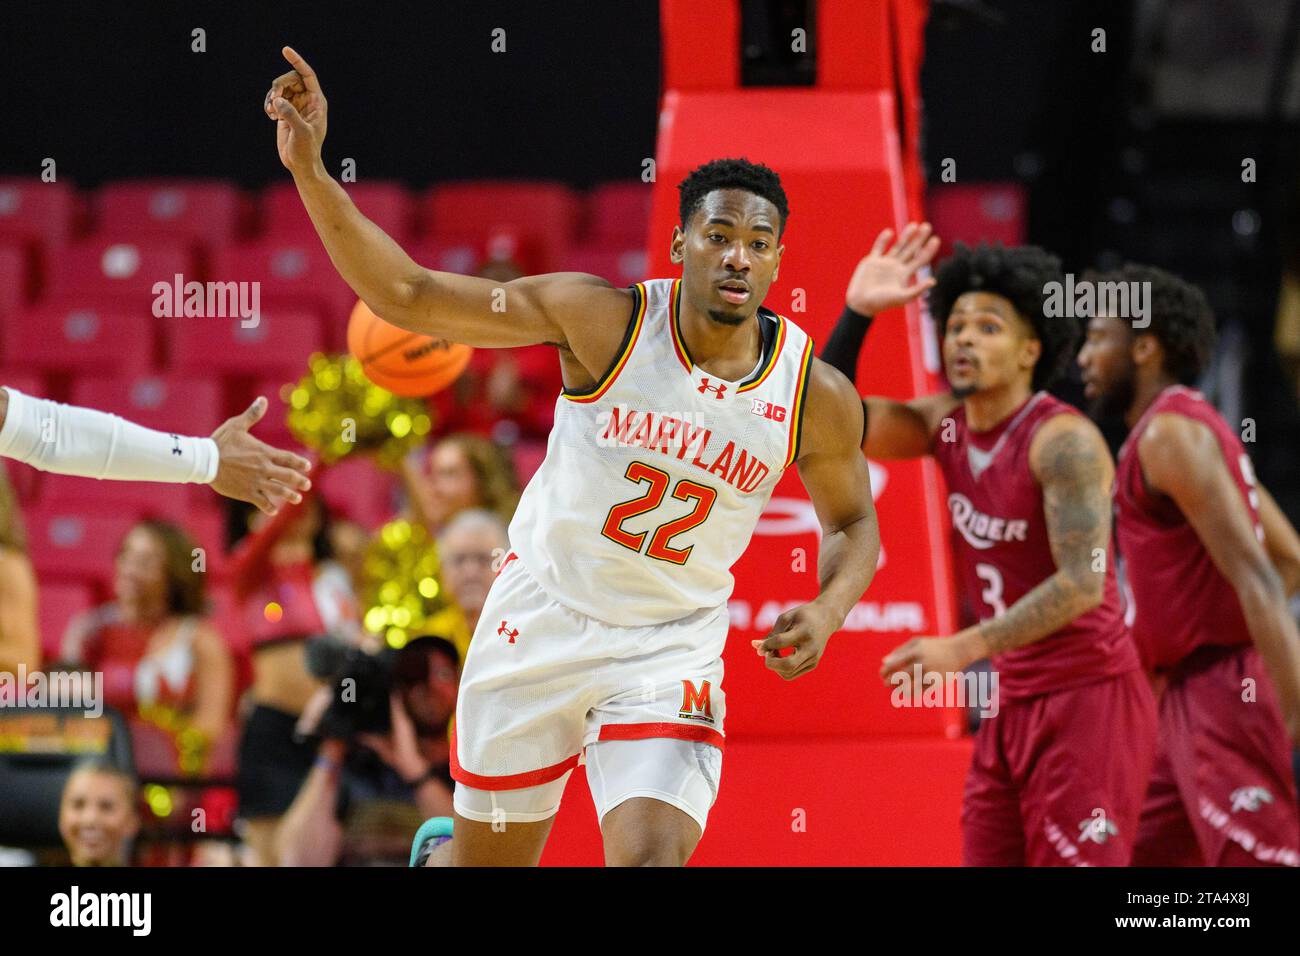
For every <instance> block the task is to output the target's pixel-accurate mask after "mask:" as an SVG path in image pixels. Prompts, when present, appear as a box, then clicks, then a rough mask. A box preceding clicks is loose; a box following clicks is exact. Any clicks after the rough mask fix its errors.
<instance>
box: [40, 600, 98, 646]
mask: <svg viewBox="0 0 1300 956" xmlns="http://www.w3.org/2000/svg"><path fill="white" fill-rule="evenodd" d="M94 603H95V595H94V592H93V591H92V590H91V588H90V587H89V586H88V585H85V584H80V583H77V582H71V583H56V584H46V583H44V582H41V585H40V589H39V591H38V592H37V596H36V606H37V623H38V626H39V627H40V634H41V657H42V658H43V659H44V660H46V661H55V660H58V658H59V649H60V646H61V645H62V643H63V634H64V632H65V631H67V629H68V622H69V621H71V620H72V619H73V618H74V617H76V616H77V615H78V614H81V613H82V612H84V611H88V610H90V609H91V607H93V606H94Z"/></svg>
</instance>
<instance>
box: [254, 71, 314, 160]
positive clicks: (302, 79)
mask: <svg viewBox="0 0 1300 956" xmlns="http://www.w3.org/2000/svg"><path fill="white" fill-rule="evenodd" d="M280 52H281V53H283V54H284V58H285V59H286V60H288V61H289V64H290V65H291V66H292V67H293V69H292V70H290V71H289V72H288V73H283V74H281V75H280V76H277V77H276V78H275V81H274V82H272V83H271V89H270V90H269V91H268V92H267V94H266V99H265V100H263V101H262V109H263V111H265V113H266V115H267V116H269V117H270V118H271V119H273V120H275V143H276V146H277V147H278V148H279V151H280V162H282V163H284V167H285V169H287V170H289V172H291V173H292V172H299V171H305V170H308V169H310V168H311V167H312V166H313V165H315V164H316V163H318V162H320V151H321V146H322V144H324V142H325V125H326V123H325V117H326V113H327V112H328V104H326V102H325V94H324V93H323V92H321V88H320V80H318V79H317V78H316V72H315V71H314V70H313V69H312V68H311V67H310V66H308V65H307V61H306V60H304V59H303V58H302V57H301V56H299V55H298V54H297V52H296V51H295V50H294V49H293V47H285V48H284V49H283V50H281V51H280Z"/></svg>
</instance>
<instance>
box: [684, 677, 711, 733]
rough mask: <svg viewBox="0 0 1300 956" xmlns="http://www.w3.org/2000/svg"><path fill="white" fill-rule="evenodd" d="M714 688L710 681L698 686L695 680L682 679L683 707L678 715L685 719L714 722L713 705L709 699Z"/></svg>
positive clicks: (702, 682)
mask: <svg viewBox="0 0 1300 956" xmlns="http://www.w3.org/2000/svg"><path fill="white" fill-rule="evenodd" d="M710 690H712V688H711V687H710V686H709V682H708V681H701V682H700V686H699V687H696V686H695V682H694V681H689V680H684V681H682V707H681V710H680V711H678V713H677V716H678V717H681V718H683V719H685V720H704V721H707V722H709V723H710V724H711V723H713V705H712V703H711V702H710V701H709V691H710Z"/></svg>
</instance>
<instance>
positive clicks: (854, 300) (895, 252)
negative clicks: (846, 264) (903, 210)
mask: <svg viewBox="0 0 1300 956" xmlns="http://www.w3.org/2000/svg"><path fill="white" fill-rule="evenodd" d="M930 232H931V230H930V224H929V223H928V222H926V223H921V224H919V225H918V224H917V223H914V222H909V223H908V224H907V225H906V226H905V227H903V231H902V233H901V234H900V235H899V237H898V239H897V240H896V241H895V242H894V244H893V245H892V246H891V245H890V243H889V240H890V239H892V238H893V237H894V230H892V229H883V230H881V232H880V235H878V236H876V241H875V244H874V245H872V247H871V251H870V252H869V253H867V254H866V255H865V256H863V257H862V259H861V260H860V261H859V262H858V265H857V268H855V269H854V270H853V278H851V279H850V280H849V288H848V291H847V292H845V294H844V300H845V301H846V302H847V303H848V306H849V308H851V309H852V310H853V311H854V312H859V313H861V314H862V315H879V314H880V313H881V312H884V311H885V310H886V309H892V308H894V307H895V306H899V305H905V304H906V303H908V302H911V301H912V300H913V299H915V298H917V297H918V296H920V295H921V294H922V293H924V292H926V291H927V290H928V289H930V287H931V286H933V285H934V279H930V278H927V279H925V280H924V281H921V282H915V283H914V281H913V280H914V279H915V277H916V273H917V272H918V271H919V270H920V269H921V268H923V267H924V266H928V265H929V264H930V263H931V262H932V261H933V260H934V257H935V254H936V253H937V252H938V251H939V237H938V236H933V235H931V234H930Z"/></svg>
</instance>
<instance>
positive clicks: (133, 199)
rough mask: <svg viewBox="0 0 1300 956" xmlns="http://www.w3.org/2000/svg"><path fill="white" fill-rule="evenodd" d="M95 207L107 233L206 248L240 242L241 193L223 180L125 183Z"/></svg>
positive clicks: (101, 193) (102, 193)
mask: <svg viewBox="0 0 1300 956" xmlns="http://www.w3.org/2000/svg"><path fill="white" fill-rule="evenodd" d="M95 208H96V212H97V214H98V220H99V230H100V231H101V232H103V233H105V234H106V235H111V236H123V237H129V238H131V239H150V238H158V237H162V238H171V239H180V240H184V241H186V242H189V243H191V244H193V245H194V246H195V247H196V248H199V249H201V250H207V249H212V248H215V247H216V246H219V245H222V244H225V243H227V242H230V241H232V240H233V239H234V238H235V230H236V228H237V227H238V223H239V191H238V190H237V189H236V188H235V187H234V185H232V184H231V183H227V182H222V181H220V180H204V179H152V180H139V181H135V182H121V183H113V184H112V185H109V186H105V187H104V188H103V189H101V190H100V191H99V194H98V195H97V196H96V199H95Z"/></svg>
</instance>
